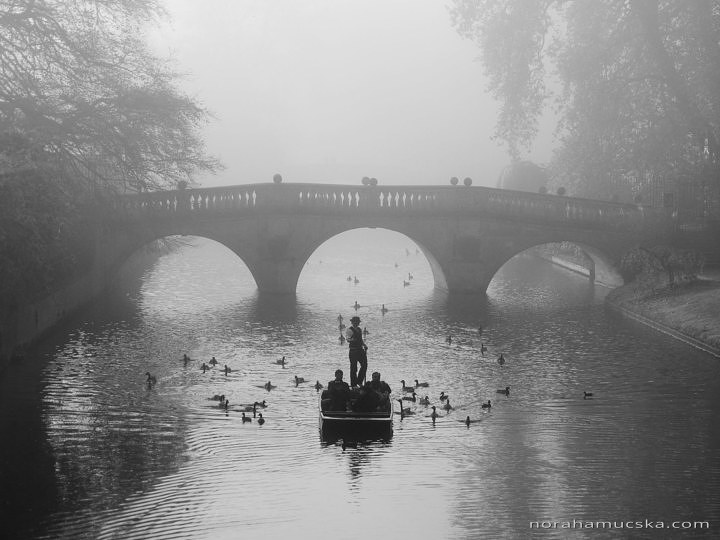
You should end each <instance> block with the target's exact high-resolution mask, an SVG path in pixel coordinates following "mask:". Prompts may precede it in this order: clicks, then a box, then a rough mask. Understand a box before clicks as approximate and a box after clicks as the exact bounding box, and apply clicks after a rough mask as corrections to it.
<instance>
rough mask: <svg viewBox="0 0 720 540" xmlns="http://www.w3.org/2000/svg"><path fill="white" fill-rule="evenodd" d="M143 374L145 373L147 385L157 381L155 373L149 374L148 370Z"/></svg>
mask: <svg viewBox="0 0 720 540" xmlns="http://www.w3.org/2000/svg"><path fill="white" fill-rule="evenodd" d="M145 375H147V381H146V382H147V385H148V386H153V385H154V384H155V383H157V379H156V378H155V375H150V372H149V371H146V372H145Z"/></svg>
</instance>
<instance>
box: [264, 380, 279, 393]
mask: <svg viewBox="0 0 720 540" xmlns="http://www.w3.org/2000/svg"><path fill="white" fill-rule="evenodd" d="M263 388H264V389H265V390H268V391H270V390H272V389H273V388H277V386H275V385H274V384H272V383H271V382H270V381H268V382H266V383H265V384H264V385H263Z"/></svg>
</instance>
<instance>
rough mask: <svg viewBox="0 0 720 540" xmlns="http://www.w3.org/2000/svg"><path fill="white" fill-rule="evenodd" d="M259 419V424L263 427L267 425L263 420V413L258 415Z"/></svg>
mask: <svg viewBox="0 0 720 540" xmlns="http://www.w3.org/2000/svg"><path fill="white" fill-rule="evenodd" d="M258 417H259V418H258V421H257V423H258V424H260V425H261V426H262V425H263V424H264V423H265V419H264V418H263V416H262V413H258Z"/></svg>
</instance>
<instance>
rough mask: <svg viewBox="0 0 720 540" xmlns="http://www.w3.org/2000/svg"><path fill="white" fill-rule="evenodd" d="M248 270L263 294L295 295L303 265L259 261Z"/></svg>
mask: <svg viewBox="0 0 720 540" xmlns="http://www.w3.org/2000/svg"><path fill="white" fill-rule="evenodd" d="M248 268H249V269H250V272H251V273H252V275H253V277H254V278H255V283H256V284H257V288H258V291H260V293H261V294H295V289H296V287H297V282H298V278H299V277H300V271H301V270H302V265H301V266H300V268H298V266H297V264H296V263H295V261H293V260H290V259H288V260H269V259H265V260H259V261H255V262H253V263H252V264H250V263H248Z"/></svg>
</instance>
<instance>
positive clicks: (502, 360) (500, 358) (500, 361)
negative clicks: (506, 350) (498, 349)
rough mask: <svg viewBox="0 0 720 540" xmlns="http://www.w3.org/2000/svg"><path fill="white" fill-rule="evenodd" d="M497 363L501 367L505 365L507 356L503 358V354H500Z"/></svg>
mask: <svg viewBox="0 0 720 540" xmlns="http://www.w3.org/2000/svg"><path fill="white" fill-rule="evenodd" d="M497 363H498V364H500V365H501V366H502V365H503V364H504V363H505V356H503V353H500V356H499V357H498V359H497Z"/></svg>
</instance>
